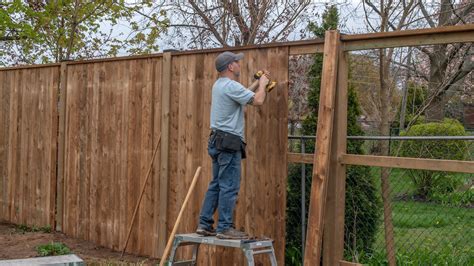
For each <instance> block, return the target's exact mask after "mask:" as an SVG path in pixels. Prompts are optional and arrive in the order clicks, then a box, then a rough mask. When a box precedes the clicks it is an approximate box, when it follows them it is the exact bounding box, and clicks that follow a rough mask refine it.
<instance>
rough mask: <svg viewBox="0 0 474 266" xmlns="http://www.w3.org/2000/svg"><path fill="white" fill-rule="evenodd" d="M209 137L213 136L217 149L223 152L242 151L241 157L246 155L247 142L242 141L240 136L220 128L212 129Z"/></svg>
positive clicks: (243, 157)
mask: <svg viewBox="0 0 474 266" xmlns="http://www.w3.org/2000/svg"><path fill="white" fill-rule="evenodd" d="M210 137H211V138H214V143H215V146H216V149H217V150H219V151H225V152H236V151H240V152H242V159H245V158H246V157H247V156H246V153H245V147H246V146H247V144H246V143H245V142H243V141H242V139H241V138H240V136H238V135H234V134H231V133H228V132H225V131H222V130H213V131H212V132H211V136H210Z"/></svg>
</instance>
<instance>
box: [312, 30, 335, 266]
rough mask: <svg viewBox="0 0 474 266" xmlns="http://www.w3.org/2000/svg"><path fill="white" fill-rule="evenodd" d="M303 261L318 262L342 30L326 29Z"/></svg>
mask: <svg viewBox="0 0 474 266" xmlns="http://www.w3.org/2000/svg"><path fill="white" fill-rule="evenodd" d="M325 44H326V45H325V46H324V59H323V71H322V80H321V94H320V101H319V110H318V128H317V134H316V151H315V157H314V167H313V181H312V185H311V196H310V205H309V212H308V213H309V216H308V229H307V233H306V235H307V239H306V248H305V255H304V265H308V266H309V265H319V264H320V258H321V243H322V233H323V221H324V211H325V205H326V193H327V183H328V178H329V177H330V172H329V170H330V169H329V165H330V157H331V145H332V137H333V120H334V108H335V96H336V78H337V63H338V61H337V59H338V54H339V45H340V40H339V32H337V31H328V32H326V37H325Z"/></svg>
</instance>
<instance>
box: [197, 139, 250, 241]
mask: <svg viewBox="0 0 474 266" xmlns="http://www.w3.org/2000/svg"><path fill="white" fill-rule="evenodd" d="M207 150H208V153H209V155H210V156H211V158H212V180H211V182H210V183H209V187H208V189H207V192H206V196H205V198H204V203H203V205H202V209H201V214H200V215H199V226H200V227H201V228H205V229H207V230H210V229H212V225H213V224H214V219H213V217H212V216H213V215H214V213H215V212H216V209H217V210H218V214H219V221H218V223H217V229H216V232H218V233H221V232H223V231H225V230H227V229H229V228H230V227H231V226H232V225H233V212H234V208H235V202H236V201H237V195H238V194H239V190H240V172H241V170H240V167H241V166H240V162H241V160H242V153H241V152H240V151H237V152H226V151H219V150H217V149H216V147H215V141H214V138H212V137H211V138H210V139H209V143H208V147H207Z"/></svg>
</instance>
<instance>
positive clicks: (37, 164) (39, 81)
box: [0, 66, 59, 226]
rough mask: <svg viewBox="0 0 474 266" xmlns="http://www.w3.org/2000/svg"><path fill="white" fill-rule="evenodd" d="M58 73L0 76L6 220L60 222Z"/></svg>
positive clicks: (0, 169)
mask: <svg viewBox="0 0 474 266" xmlns="http://www.w3.org/2000/svg"><path fill="white" fill-rule="evenodd" d="M58 70H59V68H58V67H57V66H51V67H44V68H31V69H16V70H10V71H0V125H1V128H0V219H5V220H8V221H10V222H13V223H17V224H35V225H38V226H47V225H52V224H53V222H54V212H55V195H56V158H57V154H56V150H57V145H56V143H57V140H58V135H57V133H56V132H57V128H58V126H57V122H58V115H57V114H58V113H57V88H58V83H59V71H58Z"/></svg>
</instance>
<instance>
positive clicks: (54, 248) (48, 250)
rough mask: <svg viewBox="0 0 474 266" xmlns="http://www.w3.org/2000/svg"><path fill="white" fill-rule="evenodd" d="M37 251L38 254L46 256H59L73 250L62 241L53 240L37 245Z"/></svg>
mask: <svg viewBox="0 0 474 266" xmlns="http://www.w3.org/2000/svg"><path fill="white" fill-rule="evenodd" d="M36 251H37V252H38V255H39V256H41V257H44V256H59V255H66V254H70V253H71V250H70V249H69V248H68V247H67V246H66V245H64V244H63V243H60V242H51V243H49V244H46V245H39V246H37V247H36Z"/></svg>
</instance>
